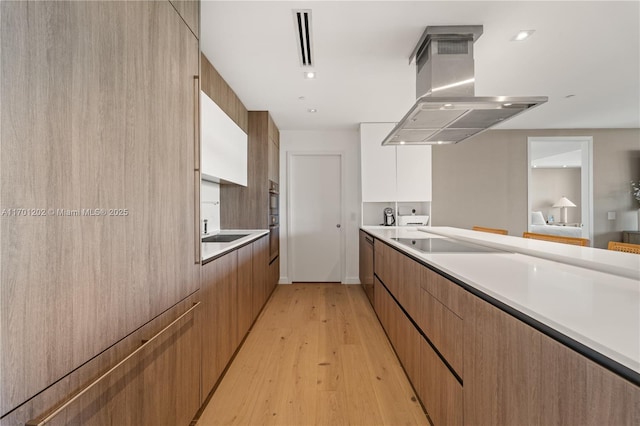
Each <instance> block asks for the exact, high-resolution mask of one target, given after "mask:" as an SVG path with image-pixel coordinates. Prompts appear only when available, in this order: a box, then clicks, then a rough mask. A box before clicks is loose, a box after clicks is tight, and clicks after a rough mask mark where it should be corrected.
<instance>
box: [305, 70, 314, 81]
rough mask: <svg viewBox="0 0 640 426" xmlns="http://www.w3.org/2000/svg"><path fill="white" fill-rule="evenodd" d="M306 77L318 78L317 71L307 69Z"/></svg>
mask: <svg viewBox="0 0 640 426" xmlns="http://www.w3.org/2000/svg"><path fill="white" fill-rule="evenodd" d="M304 78H306V79H310V80H311V79H314V78H316V72H315V71H305V72H304Z"/></svg>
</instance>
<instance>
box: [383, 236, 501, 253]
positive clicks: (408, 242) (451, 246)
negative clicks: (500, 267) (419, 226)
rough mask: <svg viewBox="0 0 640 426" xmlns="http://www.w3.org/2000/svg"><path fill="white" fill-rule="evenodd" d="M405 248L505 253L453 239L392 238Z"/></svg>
mask: <svg viewBox="0 0 640 426" xmlns="http://www.w3.org/2000/svg"><path fill="white" fill-rule="evenodd" d="M392 240H395V241H397V242H399V243H400V244H403V245H405V246H408V247H411V248H413V249H416V250H419V251H421V252H424V253H504V251H503V250H498V249H494V248H491V247H485V246H481V245H478V244H473V243H467V242H461V241H458V240H454V239H451V238H419V239H415V240H414V239H411V238H392Z"/></svg>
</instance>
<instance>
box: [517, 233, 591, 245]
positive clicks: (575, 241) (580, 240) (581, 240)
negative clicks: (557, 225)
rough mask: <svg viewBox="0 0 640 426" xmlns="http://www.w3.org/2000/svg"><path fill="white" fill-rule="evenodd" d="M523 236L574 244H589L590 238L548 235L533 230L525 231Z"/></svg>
mask: <svg viewBox="0 0 640 426" xmlns="http://www.w3.org/2000/svg"><path fill="white" fill-rule="evenodd" d="M522 238H531V239H533V240H543V241H551V242H554V243H562V244H572V245H574V246H583V247H588V246H589V239H587V238H576V237H564V236H562V235H548V234H536V233H533V232H524V233H523V234H522Z"/></svg>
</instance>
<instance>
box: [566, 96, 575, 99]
mask: <svg viewBox="0 0 640 426" xmlns="http://www.w3.org/2000/svg"><path fill="white" fill-rule="evenodd" d="M574 96H575V95H567V96H565V99H569V98H573V97H574Z"/></svg>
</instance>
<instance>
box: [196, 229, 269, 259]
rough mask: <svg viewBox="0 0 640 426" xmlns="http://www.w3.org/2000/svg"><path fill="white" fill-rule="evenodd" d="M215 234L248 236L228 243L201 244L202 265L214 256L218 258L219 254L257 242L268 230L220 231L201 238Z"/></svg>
mask: <svg viewBox="0 0 640 426" xmlns="http://www.w3.org/2000/svg"><path fill="white" fill-rule="evenodd" d="M217 234H227V235H228V234H248V235H247V236H245V237H242V238H239V239H237V240H235V241H232V242H230V243H202V246H201V247H202V249H201V254H202V263H203V264H204V262H205V261H207V260H209V259H211V258H213V257H215V256H219V255H221V254H224V253H226V252H229V251H231V250H234V249H236V248H238V247H240V246H243V245H245V244H247V243H249V242H251V241H253V240H257V239H258V238H260V237H262V236H263V235H267V234H269V230H268V229H225V230H222V231H215V232H212V233H211V234H207V235H202V236H201V237H202V238H204V237H211V236H213V235H217Z"/></svg>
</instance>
